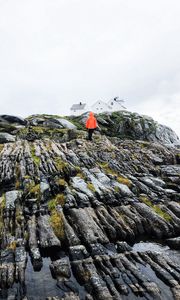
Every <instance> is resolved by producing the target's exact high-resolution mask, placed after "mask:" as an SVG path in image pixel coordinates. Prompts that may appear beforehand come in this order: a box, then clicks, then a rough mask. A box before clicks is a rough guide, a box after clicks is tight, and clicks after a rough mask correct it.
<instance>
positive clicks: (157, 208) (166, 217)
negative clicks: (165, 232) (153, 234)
mask: <svg viewBox="0 0 180 300" xmlns="http://www.w3.org/2000/svg"><path fill="white" fill-rule="evenodd" d="M140 200H141V201H142V202H143V203H145V204H146V205H147V206H149V207H151V208H152V210H153V211H154V212H155V213H156V214H157V215H159V216H160V217H161V218H163V219H164V220H165V221H167V222H170V221H171V220H172V217H171V216H170V215H169V214H168V213H166V212H164V211H163V210H162V209H161V208H160V206H159V205H154V204H153V203H152V202H151V201H150V200H149V199H148V198H147V197H145V196H141V197H140Z"/></svg>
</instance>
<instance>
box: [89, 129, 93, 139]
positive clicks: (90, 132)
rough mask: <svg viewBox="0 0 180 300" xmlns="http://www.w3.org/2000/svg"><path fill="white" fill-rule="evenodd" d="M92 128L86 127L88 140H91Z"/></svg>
mask: <svg viewBox="0 0 180 300" xmlns="http://www.w3.org/2000/svg"><path fill="white" fill-rule="evenodd" d="M93 132H94V129H88V140H89V141H92V135H93Z"/></svg>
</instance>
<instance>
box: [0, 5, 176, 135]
mask: <svg viewBox="0 0 180 300" xmlns="http://www.w3.org/2000/svg"><path fill="white" fill-rule="evenodd" d="M115 96H119V97H120V98H124V99H126V107H127V108H128V110H131V111H137V112H139V113H144V114H148V115H150V116H152V117H154V118H155V119H156V120H158V121H160V122H161V123H163V124H167V125H169V126H170V127H172V128H173V129H174V130H175V131H176V132H177V133H178V134H179V136H180V126H179V120H180V108H179V107H180V1H179V0H151V1H149V0H0V114H14V115H19V116H28V115H30V114H35V113H49V114H67V113H69V109H70V106H71V105H72V104H73V103H78V102H79V101H82V102H87V103H88V104H92V103H94V102H95V101H96V100H99V99H101V100H104V101H107V100H109V99H110V98H112V97H115Z"/></svg>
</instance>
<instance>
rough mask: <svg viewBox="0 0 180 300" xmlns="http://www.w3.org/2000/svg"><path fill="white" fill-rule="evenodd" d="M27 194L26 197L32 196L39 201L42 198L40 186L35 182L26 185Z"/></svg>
mask: <svg viewBox="0 0 180 300" xmlns="http://www.w3.org/2000/svg"><path fill="white" fill-rule="evenodd" d="M25 192H26V193H27V195H26V197H29V196H30V197H32V198H37V199H38V200H40V198H41V191H40V184H39V183H37V184H36V183H35V182H34V181H33V180H32V181H31V182H29V183H28V184H27V185H26V188H25Z"/></svg>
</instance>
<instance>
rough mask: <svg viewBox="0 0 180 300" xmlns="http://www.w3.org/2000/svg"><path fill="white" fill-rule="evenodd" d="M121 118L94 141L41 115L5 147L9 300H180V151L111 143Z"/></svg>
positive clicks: (3, 274)
mask: <svg viewBox="0 0 180 300" xmlns="http://www.w3.org/2000/svg"><path fill="white" fill-rule="evenodd" d="M127 115H128V113H127ZM101 118H102V116H101ZM113 118H114V116H113V117H112V116H107V120H105V119H103V120H104V124H103V121H101V123H102V124H103V126H102V132H101V133H99V132H97V133H96V134H95V135H94V140H93V142H89V141H87V140H86V138H85V132H84V131H82V130H80V129H79V126H80V125H79V124H80V119H79V121H78V122H79V123H77V120H76V121H75V122H74V118H72V120H71V121H70V120H68V122H64V121H62V119H61V122H60V118H59V117H58V116H54V117H53V116H49V117H48V116H33V117H30V118H28V120H27V124H25V123H24V124H21V126H23V127H21V128H18V126H19V125H17V123H18V122H17V120H16V123H15V124H14V125H13V126H15V127H16V129H14V131H13V132H12V134H13V136H15V141H14V142H13V143H12V142H7V143H3V144H0V279H1V280H0V298H2V299H69V300H70V299H71V300H73V299H74V300H77V299H81V300H88V299H89V300H92V299H94V300H101V299H102V300H104V299H107V300H109V299H112V300H114V299H136V298H139V297H142V299H173V298H174V299H179V291H180V285H179V284H180V266H179V235H180V202H179V200H180V185H179V184H180V165H179V162H180V160H179V150H178V148H176V147H169V146H166V145H165V144H166V141H165V144H164V145H163V143H158V142H157V139H156V140H153V141H152V140H151V142H148V141H147V139H148V138H147V136H148V134H149V133H147V136H146V137H145V139H146V141H144V140H143V141H141V140H139V137H138V140H132V139H124V140H122V139H119V138H118V136H119V135H118V134H117V137H107V136H105V135H104V134H103V132H104V130H105V127H104V126H106V125H107V124H106V122H107V123H108V120H111V121H112V119H113ZM10 120H11V119H9V120H8V122H10ZM54 120H56V121H54ZM58 120H59V121H58ZM63 122H64V124H63ZM69 122H72V123H73V122H74V123H76V129H75V128H74V127H73V126H72V127H71V125H69ZM149 122H150V120H149ZM59 126H60V127H59ZM108 126H109V125H108ZM147 131H148V130H147ZM114 132H115V131H114ZM174 141H175V140H172V142H174ZM168 143H169V142H168ZM141 239H143V240H152V239H153V241H157V242H159V241H161V242H163V243H164V245H165V246H166V248H165V249H167V245H169V246H170V247H172V248H176V249H177V251H176V252H173V251H175V250H170V248H169V247H168V250H165V251H164V254H163V253H158V252H156V251H153V249H148V250H146V251H144V250H142V251H141V250H138V251H136V250H134V248H133V247H134V246H133V245H134V244H136V242H138V241H139V240H141ZM162 247H163V246H162ZM166 251H169V252H168V255H166ZM171 251H172V252H171ZM171 253H172V255H171ZM38 274H39V276H38Z"/></svg>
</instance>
